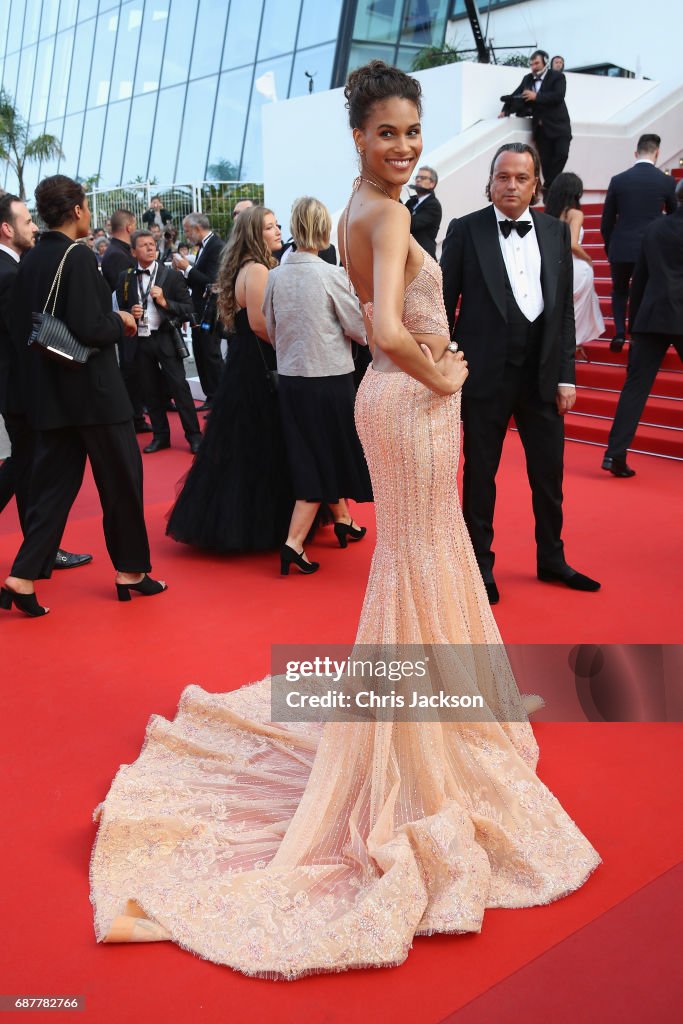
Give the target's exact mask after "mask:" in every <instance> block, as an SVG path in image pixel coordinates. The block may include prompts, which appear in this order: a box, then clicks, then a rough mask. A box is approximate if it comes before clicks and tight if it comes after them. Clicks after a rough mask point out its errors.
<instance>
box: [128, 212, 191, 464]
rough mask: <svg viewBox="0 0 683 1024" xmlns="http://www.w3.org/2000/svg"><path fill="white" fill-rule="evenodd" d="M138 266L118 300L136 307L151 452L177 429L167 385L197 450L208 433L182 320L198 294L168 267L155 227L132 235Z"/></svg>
mask: <svg viewBox="0 0 683 1024" xmlns="http://www.w3.org/2000/svg"><path fill="white" fill-rule="evenodd" d="M130 243H131V252H132V254H133V256H134V258H135V261H136V262H135V266H134V267H131V268H129V269H128V270H127V271H125V273H123V274H122V275H121V277H120V278H119V282H118V285H117V288H116V300H117V302H118V307H119V309H123V310H127V311H128V312H130V313H132V314H133V316H134V317H135V319H136V320H137V323H138V333H137V345H138V351H137V356H136V362H137V366H138V368H139V370H140V377H141V381H142V393H143V397H144V401H145V404H146V406H147V410H148V412H149V418H150V420H151V421H152V430H153V438H152V441H151V443H150V444H148V445H147V447H146V448H143V451H144V452H145V453H152V452H158V451H161V450H162V449H163V448H170V447H171V430H170V427H169V423H168V416H167V415H166V391H167V390H168V391H169V392H170V394H171V397H172V398H174V399H175V404H176V409H177V410H178V413H179V414H180V422H181V423H182V425H183V430H184V431H185V437H186V438H187V440H188V443H189V445H190V450H191V451H192V453H193V454H194V453H195V452H196V451H197V450H198V448H199V443H200V441H201V439H202V435H201V431H200V428H199V420H198V419H197V412H196V409H195V407H194V402H193V400H192V393H191V392H190V385H189V384H188V383H187V378H186V377H185V368H184V366H183V359H184V358H185V357H186V356H187V349H186V348H185V346H184V342H183V338H182V334H181V333H180V330H179V327H178V321H181V322H182V321H184V320H187V319H189V318H190V317H191V316H192V312H193V310H192V299H191V297H190V293H189V291H188V288H187V285H186V284H185V281H184V280H183V277H182V274H179V273H177V272H176V271H175V270H171V269H169V268H168V267H165V266H164V265H163V263H160V262H159V261H158V260H157V258H156V256H157V251H156V243H155V241H154V237H153V235H152V233H151V232H150V231H136V232H134V234H133V235H132V236H131V240H130Z"/></svg>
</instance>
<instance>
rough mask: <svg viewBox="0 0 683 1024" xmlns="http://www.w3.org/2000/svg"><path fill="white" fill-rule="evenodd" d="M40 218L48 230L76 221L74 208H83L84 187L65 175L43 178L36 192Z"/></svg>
mask: <svg viewBox="0 0 683 1024" xmlns="http://www.w3.org/2000/svg"><path fill="white" fill-rule="evenodd" d="M35 199H36V210H37V211H38V216H39V217H40V219H41V220H42V221H44V222H45V224H46V225H47V226H48V228H50V229H52V228H58V227H61V225H62V224H66V223H67V221H71V220H73V219H74V213H73V210H74V206H83V204H84V202H85V191H84V189H83V186H82V185H80V184H79V183H78V182H77V181H74V180H73V178H67V176H66V175H65V174H52V175H50V177H49V178H43V180H42V181H41V182H40V184H39V185H37V186H36V191H35Z"/></svg>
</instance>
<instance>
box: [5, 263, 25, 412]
mask: <svg viewBox="0 0 683 1024" xmlns="http://www.w3.org/2000/svg"><path fill="white" fill-rule="evenodd" d="M18 270H19V263H18V262H17V260H15V259H12V257H11V256H10V255H9V254H8V253H6V252H3V251H2V250H0V413H2V415H3V416H5V415H7V413H17V414H18V413H20V412H21V411H22V403H21V400H20V397H21V396H20V394H19V378H18V376H17V371H18V365H19V351H18V347H17V346H16V345H15V342H14V339H13V338H12V333H11V331H10V324H11V321H12V308H13V295H14V284H15V281H16V279H17V272H18Z"/></svg>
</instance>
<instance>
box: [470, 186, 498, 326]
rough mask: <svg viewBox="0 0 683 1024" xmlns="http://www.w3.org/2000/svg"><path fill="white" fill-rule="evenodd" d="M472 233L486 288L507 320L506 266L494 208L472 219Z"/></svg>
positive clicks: (489, 208) (490, 207)
mask: <svg viewBox="0 0 683 1024" xmlns="http://www.w3.org/2000/svg"><path fill="white" fill-rule="evenodd" d="M471 231H472V240H473V242H474V247H475V249H476V252H477V257H478V259H479V263H480V265H481V269H482V272H483V275H484V280H485V282H486V287H487V288H488V290H489V292H490V293H491V298H492V299H493V301H494V302H495V304H496V306H497V307H498V311H499V312H500V315H501V316H502V318H503V320H506V319H507V316H506V309H505V307H506V302H505V264H504V263H503V254H502V253H501V251H500V243H499V241H498V224H497V221H496V215H495V213H494V208H493V206H489V207H488V209H486V210H484V211H483V216H481V217H477V218H473V219H472V221H471Z"/></svg>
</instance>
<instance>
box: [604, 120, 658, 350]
mask: <svg viewBox="0 0 683 1024" xmlns="http://www.w3.org/2000/svg"><path fill="white" fill-rule="evenodd" d="M661 141H662V140H661V139H660V137H659V135H654V134H648V135H641V136H640V138H639V139H638V145H637V147H636V152H635V157H636V162H635V164H634V165H633V167H630V168H629V169H628V171H622V172H621V174H616V175H615V176H614V177H613V178H612V180H611V181H610V183H609V188H608V189H607V196H606V197H605V205H604V208H603V211H602V220H601V222H600V231H601V233H602V237H603V239H604V241H605V249H606V251H607V257H608V259H609V263H610V272H611V274H612V313H613V315H614V338H613V339H612V341H611V342H610V348H611V349H612V351H613V352H620V351H621V349H622V348H623V347H624V341H625V340H626V307H627V305H628V297H629V290H630V287H631V277H632V275H633V268H634V267H635V265H636V262H637V261H638V256H639V255H640V246H641V242H642V240H643V235H644V234H645V231H646V229H647V227H648V225H649V224H651V223H652V221H653V220H656V219H657V218H658V217H659V216H660V215H661V213H662V210H665V211H666V212H667V213H673V211H674V210H675V209H676V198H675V196H674V190H675V188H676V182H675V181H674V179H673V178H671V177H669V176H668V175H667V174H664V173H663V171H660V170H659V169H658V168H657V167H656V164H657V158H658V157H659V147H660V145H661Z"/></svg>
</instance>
